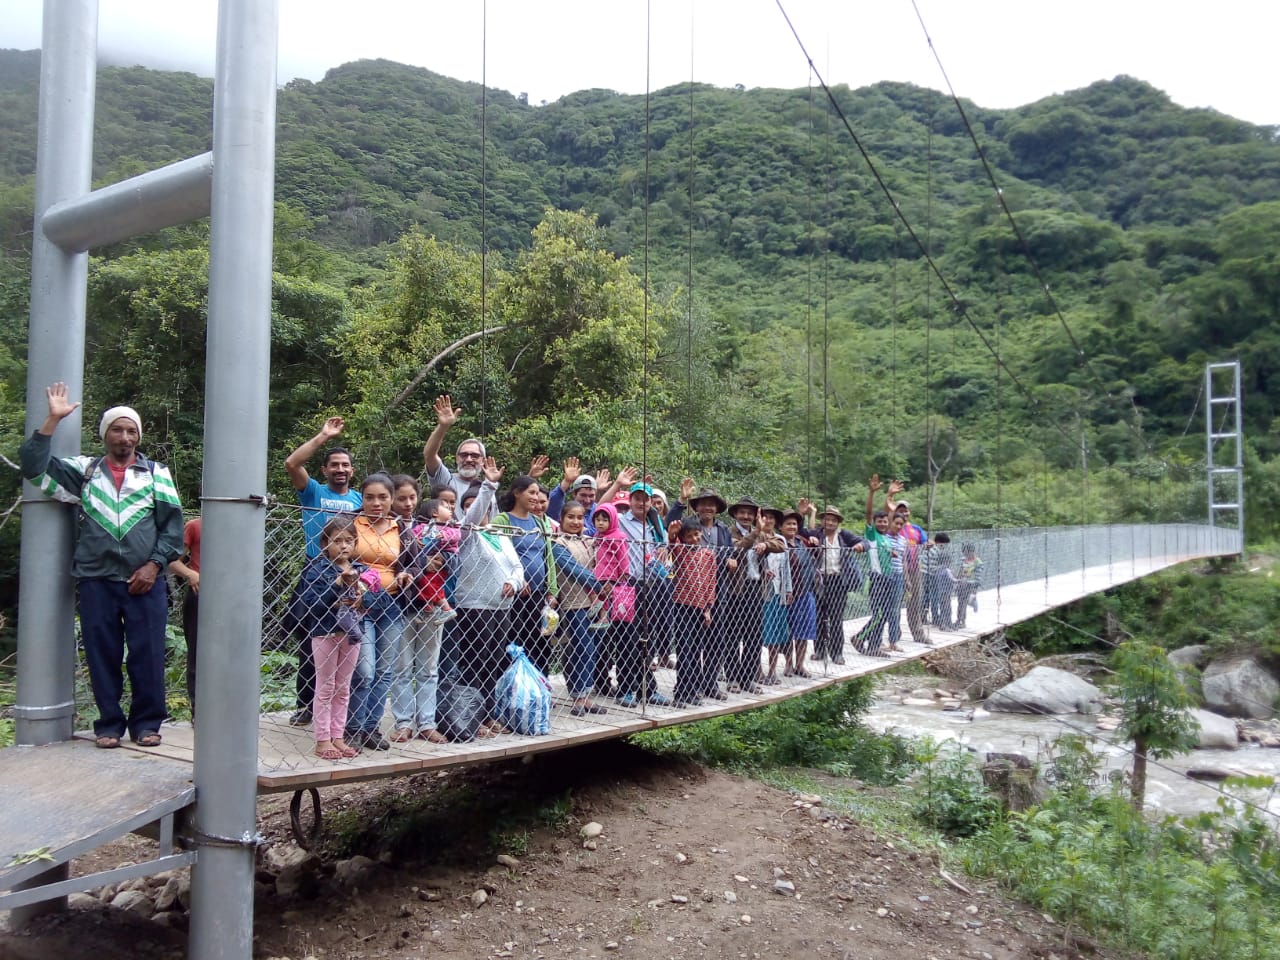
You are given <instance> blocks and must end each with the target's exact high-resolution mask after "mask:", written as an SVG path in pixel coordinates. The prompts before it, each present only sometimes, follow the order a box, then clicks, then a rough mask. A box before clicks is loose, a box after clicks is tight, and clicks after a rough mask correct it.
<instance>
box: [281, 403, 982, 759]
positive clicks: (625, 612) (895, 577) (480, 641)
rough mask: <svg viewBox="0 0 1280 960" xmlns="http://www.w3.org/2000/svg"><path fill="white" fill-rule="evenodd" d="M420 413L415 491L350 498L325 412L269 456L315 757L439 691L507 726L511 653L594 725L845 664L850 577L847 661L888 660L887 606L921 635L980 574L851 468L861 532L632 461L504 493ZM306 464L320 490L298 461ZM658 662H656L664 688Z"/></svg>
mask: <svg viewBox="0 0 1280 960" xmlns="http://www.w3.org/2000/svg"><path fill="white" fill-rule="evenodd" d="M435 413H436V427H435V429H434V430H433V431H432V433H431V435H430V436H429V437H428V438H427V440H426V443H425V444H424V446H423V451H422V453H423V472H422V477H423V478H424V480H425V483H424V484H422V485H420V484H419V480H418V478H416V477H414V476H412V475H409V474H387V473H374V474H371V475H369V476H367V477H365V478H364V480H363V481H362V482H361V483H360V484H359V487H358V489H357V488H356V487H354V486H353V479H354V473H353V469H352V463H351V456H350V453H349V452H348V451H347V450H346V449H344V448H343V447H341V446H339V445H337V444H338V440H339V438H340V437H341V434H342V431H343V427H344V424H343V421H342V419H341V418H340V417H333V418H330V419H329V420H327V421H326V422H325V424H324V425H323V426H322V427H321V429H320V430H319V432H318V433H317V434H316V435H315V436H314V437H312V438H311V439H310V440H308V441H307V442H306V443H303V444H302V445H301V446H300V447H298V449H296V450H294V451H293V452H292V453H291V454H290V455H289V456H288V457H287V458H286V460H285V467H286V469H287V471H288V474H289V477H290V479H291V480H292V482H293V485H294V487H295V489H296V490H297V493H298V499H299V502H300V504H301V506H302V516H303V529H304V531H305V534H306V549H307V554H308V557H309V558H310V559H309V560H308V563H307V566H306V568H305V569H304V571H303V576H302V580H301V583H300V584H299V587H298V595H299V597H300V599H301V603H302V605H303V607H304V608H305V609H306V610H308V611H310V613H309V614H308V615H306V616H304V617H303V621H304V622H303V624H302V625H301V629H300V632H299V641H300V643H299V670H298V685H297V710H296V712H295V713H294V714H293V716H292V717H291V718H290V719H291V722H292V723H294V724H295V725H300V726H301V725H306V724H311V725H312V726H313V730H314V733H315V740H316V754H317V756H319V757H321V758H323V759H331V760H339V759H342V758H345V757H351V756H354V755H355V754H356V753H357V752H359V751H361V750H387V749H391V748H392V745H393V744H394V743H403V742H407V741H409V740H411V739H415V738H416V739H421V740H426V741H429V742H434V743H439V742H443V741H444V740H445V739H446V738H445V736H444V734H443V733H442V732H441V730H440V729H439V726H440V725H439V722H438V720H439V718H438V717H437V711H438V707H439V704H440V693H441V690H442V687H443V686H445V685H450V686H456V687H463V688H468V689H471V690H474V691H478V693H479V695H480V696H481V697H482V698H483V709H482V719H481V723H480V725H479V728H478V731H477V733H476V735H477V736H478V737H481V738H488V737H494V736H498V735H500V734H502V733H505V732H507V731H506V729H505V728H504V726H503V725H502V723H501V722H500V720H499V715H500V711H499V709H498V704H497V703H496V695H497V688H498V681H499V678H500V677H501V675H502V673H503V671H504V669H506V667H507V664H508V662H509V657H508V654H507V648H508V645H509V644H512V643H514V644H517V645H518V646H520V647H521V648H522V649H523V650H524V651H525V653H526V654H527V655H528V657H529V658H530V660H531V661H532V662H533V664H534V666H536V667H537V668H538V670H540V671H541V672H542V673H544V674H548V675H549V674H551V673H552V672H553V671H554V672H562V673H563V675H564V680H565V686H566V688H567V694H568V697H569V698H570V700H571V701H572V705H571V707H570V713H571V714H572V715H573V716H577V717H585V716H590V715H593V714H604V713H606V712H607V711H608V710H609V709H610V707H609V706H607V705H606V704H605V703H604V702H602V701H606V700H611V701H612V705H613V706H614V707H620V708H635V707H638V706H639V705H640V704H642V703H648V704H652V705H655V706H675V707H691V706H696V705H699V704H701V703H703V702H704V701H705V700H707V699H713V700H727V699H728V698H729V697H730V696H732V695H734V694H743V693H746V694H759V693H762V692H763V690H764V688H765V687H766V686H772V685H776V684H779V683H781V682H782V681H783V678H785V677H789V676H794V677H799V678H805V677H808V676H809V672H808V668H807V665H811V664H812V663H813V661H824V662H828V663H834V664H843V663H844V662H845V659H844V657H845V652H846V646H847V643H846V638H845V634H844V620H845V609H846V606H847V602H848V597H849V594H850V593H852V592H856V591H859V590H861V589H863V587H864V585H866V586H868V587H869V601H870V608H871V617H870V619H869V621H868V622H867V624H866V625H865V626H864V627H863V628H862V629H861V630H860V631H859V632H858V634H857V635H856V637H854V638H853V649H854V650H855V651H856V652H857V653H859V654H862V655H864V656H869V657H888V656H890V654H891V653H892V652H894V651H897V650H899V649H900V647H899V643H900V640H901V636H900V633H901V616H900V610H901V608H902V607H903V605H904V604H905V607H906V611H907V624H908V629H909V630H910V632H911V634H912V637H913V639H914V640H915V641H917V642H919V643H925V644H927V643H929V642H930V641H929V636H928V633H927V631H926V629H925V625H926V623H928V622H929V621H930V620H931V621H932V622H933V623H934V624H935V625H936V626H937V627H939V628H942V629H954V628H955V627H958V626H963V624H964V615H965V611H966V609H967V607H968V604H969V603H970V602H972V601H973V597H974V594H975V592H976V590H977V587H978V585H979V582H980V577H981V560H980V559H979V558H978V557H977V554H976V551H974V549H973V547H972V545H970V544H966V545H964V546H963V548H962V550H961V556H960V557H954V556H953V554H952V552H951V544H950V538H949V537H948V536H947V535H946V534H938V535H936V536H934V537H933V538H930V537H929V536H928V535H927V534H926V533H925V531H924V530H923V529H922V528H921V527H919V526H918V525H916V524H914V523H913V522H912V521H911V505H910V503H909V502H907V501H906V500H902V499H895V498H896V497H897V495H898V494H899V493H901V492H902V486H901V484H899V483H897V482H896V481H895V482H893V483H890V484H888V485H884V484H882V483H881V481H880V479H879V478H878V477H872V478H871V481H870V484H869V488H868V494H867V500H866V509H865V516H864V517H863V518H860V519H863V520H865V528H864V529H863V530H862V532H861V533H855V532H854V531H852V530H847V529H844V523H845V518H844V515H843V514H842V513H841V512H840V510H839V509H837V508H836V507H833V506H828V507H826V508H825V509H822V510H819V509H818V507H817V506H816V505H815V504H813V503H811V502H810V501H808V500H807V499H803V498H801V499H800V500H799V501H798V503H797V505H796V506H795V507H794V508H788V509H783V508H779V507H774V506H770V505H768V504H761V503H758V502H756V501H755V500H753V499H752V498H751V497H746V496H744V497H741V498H739V499H737V500H735V501H734V502H732V503H731V502H729V500H728V499H727V498H725V497H723V496H722V495H721V494H720V493H719V492H718V491H716V490H715V489H713V488H710V487H703V488H701V489H698V488H697V487H696V485H695V484H694V482H693V480H692V479H691V478H688V477H686V478H684V479H683V480H682V481H681V482H680V484H679V495H678V496H677V497H675V498H674V499H669V498H668V496H667V494H666V493H665V492H664V491H663V490H661V489H660V488H658V487H657V486H656V485H655V483H654V480H653V478H652V477H648V476H645V477H641V476H639V475H638V473H637V471H635V470H634V469H632V468H624V469H622V470H620V471H619V472H618V475H617V476H616V477H615V476H613V475H612V474H611V473H610V472H609V471H608V470H602V471H600V472H599V473H597V474H594V475H593V474H591V473H589V472H586V471H584V470H583V469H582V467H581V464H580V463H579V461H578V460H577V459H576V458H573V457H570V458H568V459H567V460H566V461H565V463H564V465H563V471H562V473H561V476H560V479H559V482H557V483H554V484H551V483H547V482H545V481H544V477H545V476H546V474H547V472H548V468H549V466H550V464H549V462H548V460H547V458H546V457H544V456H537V457H535V458H534V459H533V462H532V463H531V464H530V468H529V470H528V472H527V473H523V474H521V475H519V476H517V477H515V478H513V479H509V480H508V482H507V483H506V484H505V486H504V485H503V479H504V476H505V473H506V471H505V469H504V468H503V467H500V466H499V465H498V464H497V463H496V462H495V461H494V459H493V458H492V457H491V456H489V455H488V453H487V451H486V449H485V445H484V443H483V441H482V440H480V439H479V438H476V437H471V438H468V439H466V440H464V441H462V443H460V444H459V445H458V447H457V452H456V459H455V462H454V466H453V467H450V466H449V465H448V464H446V463H445V462H444V460H443V458H442V457H441V455H440V451H441V447H442V445H443V442H444V440H445V438H446V435H447V434H448V431H449V430H450V428H451V427H452V426H453V425H454V424H455V423H456V422H457V420H458V415H459V410H458V409H457V408H455V407H454V406H453V403H452V401H451V399H450V398H449V397H447V396H442V397H439V398H437V400H436V403H435ZM316 456H320V472H321V475H322V478H323V481H324V482H323V483H321V482H319V481H318V480H317V479H315V478H313V477H311V476H310V474H309V473H308V471H307V464H308V463H310V462H311V461H312V460H313V459H314V458H315V457H316ZM882 494H883V504H884V505H883V506H878V505H877V500H878V499H879V498H880V497H881V495H882ZM886 633H887V634H888V643H887V644H886V643H885V635H886ZM658 665H666V666H670V667H673V668H674V671H675V680H674V684H673V686H672V688H671V689H670V690H667V691H664V690H662V689H660V687H659V684H658V682H657V674H656V673H655V670H654V668H655V667H656V666H658ZM388 705H389V710H390V713H391V720H392V723H391V725H390V735H389V736H387V735H386V734H384V732H383V729H384V726H383V714H384V712H385V711H386V710H387V709H388Z"/></svg>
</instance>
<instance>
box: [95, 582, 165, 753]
mask: <svg viewBox="0 0 1280 960" xmlns="http://www.w3.org/2000/svg"><path fill="white" fill-rule="evenodd" d="M168 615H169V592H168V587H167V586H166V585H165V579H164V577H157V578H156V582H155V586H153V587H152V588H151V589H150V590H148V591H147V592H146V593H140V594H137V595H135V594H131V593H130V592H129V585H128V584H127V583H125V582H124V581H122V580H81V581H80V637H81V640H82V641H83V643H84V659H85V662H86V663H87V664H88V667H89V684H90V686H91V687H92V688H93V699H94V702H95V703H96V704H97V707H98V719H97V720H95V721H94V722H93V732H94V735H95V736H99V737H122V736H124V733H125V730H126V729H128V731H129V736H131V737H132V738H133V739H134V740H137V739H138V738H139V737H140V736H142V735H143V734H145V733H154V732H156V731H158V730H159V729H160V724H161V723H162V722H163V721H164V719H165V717H166V716H167V715H168V710H167V709H166V707H165V699H164V628H165V621H166V619H167V618H168ZM126 647H127V648H128V650H129V659H128V661H126V665H127V666H128V669H129V687H130V689H131V690H132V700H131V701H130V703H129V715H128V717H127V718H126V717H125V713H124V711H123V710H122V709H121V708H120V697H121V696H123V694H124V671H123V670H122V669H121V662H122V661H124V660H125V656H124V652H125V649H126Z"/></svg>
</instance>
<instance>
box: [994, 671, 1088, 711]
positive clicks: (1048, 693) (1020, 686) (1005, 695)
mask: <svg viewBox="0 0 1280 960" xmlns="http://www.w3.org/2000/svg"><path fill="white" fill-rule="evenodd" d="M1101 699H1102V691H1101V690H1099V689H1098V688H1097V687H1095V686H1094V685H1093V684H1092V683H1090V682H1089V681H1088V680H1082V679H1080V678H1079V677H1077V676H1076V675H1075V674H1074V673H1070V672H1068V671H1066V670H1058V669H1057V668H1055V667H1034V668H1033V669H1032V670H1031V671H1030V672H1029V673H1027V674H1026V675H1025V676H1022V677H1019V678H1018V679H1017V680H1015V681H1013V683H1011V684H1009V685H1007V686H1004V687H1001V688H1000V689H999V690H997V691H996V692H995V693H993V694H992V695H991V696H990V697H988V698H987V709H989V710H999V711H1001V712H1002V713H1096V712H1097V710H1098V702H1099V701H1100V700H1101Z"/></svg>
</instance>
